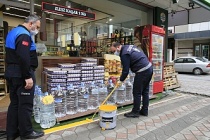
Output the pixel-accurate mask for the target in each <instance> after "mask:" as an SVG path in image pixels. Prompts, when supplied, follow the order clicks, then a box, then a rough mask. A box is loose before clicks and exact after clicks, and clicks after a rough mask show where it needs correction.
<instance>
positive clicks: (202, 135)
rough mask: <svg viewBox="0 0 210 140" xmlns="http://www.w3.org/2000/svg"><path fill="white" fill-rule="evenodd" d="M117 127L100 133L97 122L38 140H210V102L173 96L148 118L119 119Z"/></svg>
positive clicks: (155, 107)
mask: <svg viewBox="0 0 210 140" xmlns="http://www.w3.org/2000/svg"><path fill="white" fill-rule="evenodd" d="M117 118H118V119H117V127H116V128H115V129H113V130H105V131H103V130H101V129H100V127H99V125H98V122H93V123H90V124H87V125H82V126H78V127H74V128H67V129H65V130H63V131H58V132H55V133H52V134H47V135H45V136H43V137H42V138H40V139H39V140H210V98H208V97H203V96H195V95H191V94H180V95H173V96H172V97H167V98H165V99H162V100H160V101H159V102H157V103H153V104H151V105H150V108H149V116H148V117H143V116H140V117H139V118H125V117H124V116H123V114H121V115H118V117H117Z"/></svg>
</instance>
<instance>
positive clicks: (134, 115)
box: [124, 111, 139, 118]
mask: <svg viewBox="0 0 210 140" xmlns="http://www.w3.org/2000/svg"><path fill="white" fill-rule="evenodd" d="M124 116H125V117H127V118H138V117H139V113H134V112H132V111H131V112H129V113H125V114H124Z"/></svg>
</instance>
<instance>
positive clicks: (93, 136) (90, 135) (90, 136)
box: [88, 132, 102, 139]
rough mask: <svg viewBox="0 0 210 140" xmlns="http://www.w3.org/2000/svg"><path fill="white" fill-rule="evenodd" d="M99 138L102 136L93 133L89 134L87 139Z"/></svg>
mask: <svg viewBox="0 0 210 140" xmlns="http://www.w3.org/2000/svg"><path fill="white" fill-rule="evenodd" d="M100 136H102V134H101V133H94V132H91V133H90V134H89V136H88V137H89V138H90V139H93V138H97V137H100Z"/></svg>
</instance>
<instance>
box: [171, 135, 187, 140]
mask: <svg viewBox="0 0 210 140" xmlns="http://www.w3.org/2000/svg"><path fill="white" fill-rule="evenodd" d="M173 138H174V139H176V140H186V138H185V136H184V135H183V134H180V133H178V134H176V135H174V136H173Z"/></svg>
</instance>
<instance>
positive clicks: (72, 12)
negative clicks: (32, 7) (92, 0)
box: [42, 2, 95, 20]
mask: <svg viewBox="0 0 210 140" xmlns="http://www.w3.org/2000/svg"><path fill="white" fill-rule="evenodd" d="M42 11H47V12H52V13H57V14H63V15H66V16H70V17H72V16H74V17H79V18H85V19H90V20H95V13H91V12H87V11H83V10H79V9H74V8H68V7H66V6H62V5H57V4H50V3H46V2H42Z"/></svg>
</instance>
